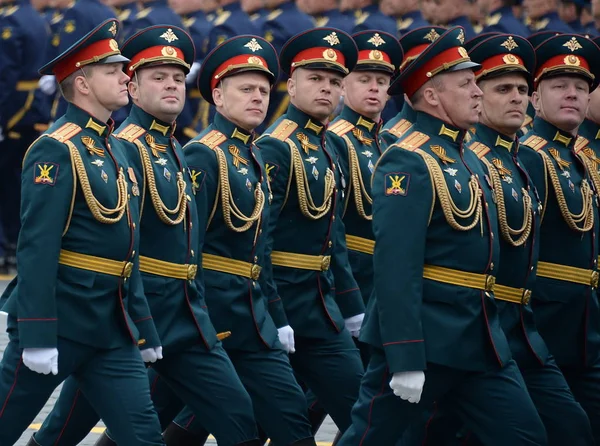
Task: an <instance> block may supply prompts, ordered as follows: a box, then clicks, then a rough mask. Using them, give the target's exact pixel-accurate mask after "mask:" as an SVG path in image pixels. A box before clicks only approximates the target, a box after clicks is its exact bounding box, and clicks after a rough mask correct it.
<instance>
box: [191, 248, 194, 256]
mask: <svg viewBox="0 0 600 446" xmlns="http://www.w3.org/2000/svg"><path fill="white" fill-rule="evenodd" d="M190 253H191V254H192V257H194V250H193V249H192V250H191V251H190Z"/></svg>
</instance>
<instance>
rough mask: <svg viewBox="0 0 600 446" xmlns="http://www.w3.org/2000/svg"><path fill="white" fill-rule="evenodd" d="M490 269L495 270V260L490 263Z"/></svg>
mask: <svg viewBox="0 0 600 446" xmlns="http://www.w3.org/2000/svg"><path fill="white" fill-rule="evenodd" d="M490 270H491V271H493V270H494V262H492V263H490Z"/></svg>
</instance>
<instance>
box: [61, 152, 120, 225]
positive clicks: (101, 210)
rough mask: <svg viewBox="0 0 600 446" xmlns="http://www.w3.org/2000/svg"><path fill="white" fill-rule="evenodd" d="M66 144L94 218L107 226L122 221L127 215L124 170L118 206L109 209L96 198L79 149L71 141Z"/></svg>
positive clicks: (118, 191)
mask: <svg viewBox="0 0 600 446" xmlns="http://www.w3.org/2000/svg"><path fill="white" fill-rule="evenodd" d="M65 142H66V144H67V145H68V147H69V151H70V152H71V159H72V160H73V166H74V167H75V172H76V173H77V177H78V178H79V184H81V190H82V192H83V196H84V198H85V201H86V203H87V205H88V207H89V208H90V211H91V212H92V215H93V216H94V218H95V219H96V220H98V221H99V222H100V223H102V224H106V225H110V224H114V223H118V222H119V221H121V219H122V218H123V215H124V214H125V209H126V208H127V180H126V179H125V174H124V173H123V168H121V170H120V171H119V176H118V178H117V195H118V199H117V206H116V207H115V208H114V209H109V208H107V207H105V206H104V205H102V203H100V202H99V201H98V200H97V199H96V197H95V196H94V193H93V192H92V187H91V186H90V181H89V179H88V176H87V172H86V170H85V165H84V164H83V160H82V159H81V155H80V154H79V150H77V147H75V144H73V143H72V142H71V141H65Z"/></svg>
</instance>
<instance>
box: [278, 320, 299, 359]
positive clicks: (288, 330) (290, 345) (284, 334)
mask: <svg viewBox="0 0 600 446" xmlns="http://www.w3.org/2000/svg"><path fill="white" fill-rule="evenodd" d="M277 334H278V335H279V342H281V345H282V346H283V349H284V350H285V351H286V352H287V353H295V352H296V348H295V343H294V330H293V328H292V327H290V326H289V325H285V326H283V327H281V328H278V329H277Z"/></svg>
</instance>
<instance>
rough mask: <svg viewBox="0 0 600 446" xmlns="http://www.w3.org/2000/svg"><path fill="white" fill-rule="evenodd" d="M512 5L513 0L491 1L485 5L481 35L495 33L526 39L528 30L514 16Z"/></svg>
mask: <svg viewBox="0 0 600 446" xmlns="http://www.w3.org/2000/svg"><path fill="white" fill-rule="evenodd" d="M513 4H514V0H491V1H490V2H489V4H488V5H487V7H488V11H486V16H485V18H484V20H483V28H482V29H481V33H482V34H485V33H491V32H497V33H505V34H512V35H517V36H521V37H527V36H528V35H529V34H530V32H529V29H528V28H527V26H525V24H524V23H523V22H522V21H521V20H520V18H518V17H516V16H515V14H514V11H513Z"/></svg>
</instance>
